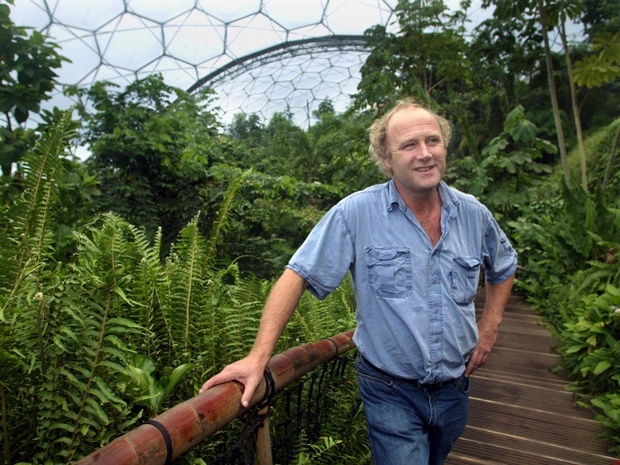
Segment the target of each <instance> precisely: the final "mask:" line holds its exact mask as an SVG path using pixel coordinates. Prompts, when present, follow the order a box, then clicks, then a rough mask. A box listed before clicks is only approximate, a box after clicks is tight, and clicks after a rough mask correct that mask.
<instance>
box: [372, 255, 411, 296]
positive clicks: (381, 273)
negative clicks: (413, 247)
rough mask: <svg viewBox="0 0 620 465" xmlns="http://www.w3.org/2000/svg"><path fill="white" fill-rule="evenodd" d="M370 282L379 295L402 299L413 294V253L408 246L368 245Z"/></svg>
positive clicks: (375, 292)
mask: <svg viewBox="0 0 620 465" xmlns="http://www.w3.org/2000/svg"><path fill="white" fill-rule="evenodd" d="M366 268H367V270H368V284H369V286H370V288H371V289H372V291H373V292H374V294H375V295H376V296H378V297H384V298H392V299H402V298H404V297H407V296H409V295H411V292H412V290H413V283H412V281H411V253H410V251H409V249H408V248H406V247H367V248H366Z"/></svg>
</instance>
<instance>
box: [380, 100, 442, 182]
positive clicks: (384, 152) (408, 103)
mask: <svg viewBox="0 0 620 465" xmlns="http://www.w3.org/2000/svg"><path fill="white" fill-rule="evenodd" d="M405 108H421V109H422V110H426V111H428V112H429V113H430V114H431V115H433V116H434V117H435V119H436V120H437V124H438V125H439V128H440V130H441V139H442V142H443V144H444V147H446V149H447V148H448V145H449V144H450V138H451V137H452V125H451V124H450V122H449V121H448V120H447V119H445V118H444V117H442V116H440V115H438V114H437V113H435V112H434V111H433V110H431V109H430V108H429V107H428V106H426V105H423V104H422V103H420V102H418V101H417V100H415V99H414V98H411V97H407V98H404V99H401V100H398V101H397V102H396V103H395V104H394V106H393V107H392V108H391V109H390V110H389V111H388V112H387V113H385V114H384V115H383V116H381V117H380V118H377V119H376V120H375V121H374V122H373V123H372V125H371V126H370V128H369V129H368V133H369V135H370V147H369V149H368V151H369V153H370V155H372V157H373V158H374V160H375V163H376V164H377V166H378V167H379V169H380V170H381V172H382V173H384V174H385V175H387V176H389V177H391V176H392V169H391V168H390V167H388V166H387V165H386V163H385V160H388V159H390V158H392V154H391V153H390V151H389V149H388V146H387V127H388V123H389V122H390V118H392V116H394V114H395V113H397V112H399V111H400V110H403V109H405Z"/></svg>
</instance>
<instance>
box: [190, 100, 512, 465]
mask: <svg viewBox="0 0 620 465" xmlns="http://www.w3.org/2000/svg"><path fill="white" fill-rule="evenodd" d="M450 135H451V127H450V124H449V123H448V122H447V121H446V120H445V119H443V118H442V117H440V116H438V115H436V114H434V113H433V112H431V111H430V110H428V109H426V108H424V107H422V106H421V105H419V104H417V103H415V102H414V101H413V100H409V99H407V100H402V101H399V102H398V103H397V104H396V106H395V107H394V108H393V109H392V110H390V111H389V112H388V113H387V114H386V115H385V116H383V117H382V118H380V119H378V120H377V121H376V122H375V123H374V124H373V125H372V127H371V129H370V142H371V153H372V154H373V156H374V158H375V160H376V161H377V164H378V165H379V167H380V168H381V170H382V171H383V172H385V173H386V174H388V175H389V176H391V180H390V181H389V182H387V183H385V184H381V185H376V186H372V187H369V188H367V189H365V190H363V191H360V192H356V193H354V194H351V195H350V196H348V197H346V198H345V199H343V200H341V201H340V202H339V203H338V204H337V205H336V206H334V207H333V208H332V209H331V210H330V211H329V212H328V213H327V214H326V215H325V217H324V218H323V219H322V220H321V221H320V222H319V223H318V224H317V225H316V227H315V228H314V229H313V231H312V232H311V233H310V235H309V236H308V238H307V239H306V241H305V242H304V244H302V246H301V247H300V248H299V250H298V251H297V252H296V253H295V254H294V256H293V257H292V258H291V260H290V262H289V264H288V266H287V268H286V270H285V271H284V273H283V274H282V276H281V277H280V279H279V280H278V281H277V283H276V284H275V286H274V288H273V290H272V292H271V294H270V295H269V297H268V299H267V302H266V304H265V309H264V313H263V316H262V319H261V323H260V326H259V330H258V334H257V336H256V341H255V343H254V346H253V347H252V350H251V351H250V353H249V354H248V356H247V357H246V358H244V359H242V360H239V361H237V362H235V363H233V364H231V365H229V366H227V367H226V368H225V369H224V370H222V372H221V373H219V374H218V375H216V376H214V377H213V378H211V379H210V380H208V381H207V382H206V383H205V384H204V385H203V387H202V389H201V392H202V391H204V390H206V389H208V388H210V387H211V386H214V385H216V384H220V383H224V382H227V381H231V380H237V381H239V382H241V383H242V384H243V385H244V386H245V389H244V393H243V396H242V399H241V402H242V404H243V405H244V406H247V405H248V403H249V401H250V400H251V398H252V396H253V394H254V391H255V390H256V388H257V386H258V384H259V383H260V381H261V380H262V378H263V371H264V368H265V366H266V365H267V362H268V361H269V359H270V357H271V354H272V351H273V349H274V347H275V345H276V342H277V340H278V338H279V337H280V335H281V334H282V331H283V330H284V327H285V326H286V324H287V322H288V320H289V319H290V317H291V315H292V314H293V312H294V310H295V307H296V306H297V304H298V302H299V299H300V298H301V296H302V294H303V292H304V291H305V290H306V289H308V290H309V291H310V292H312V293H313V294H314V295H316V296H317V297H319V298H324V297H325V296H327V294H329V293H330V292H331V291H333V290H334V289H336V288H337V287H338V285H339V284H340V282H341V281H342V279H343V278H344V276H345V275H346V273H347V272H349V271H350V272H351V275H352V277H353V281H354V288H355V295H356V301H357V309H356V318H357V328H356V331H355V335H354V341H355V343H356V345H357V347H358V349H359V352H360V357H359V359H358V362H357V368H358V373H359V389H360V393H361V395H362V401H363V404H364V411H365V414H366V419H367V423H368V434H369V438H370V444H371V449H372V453H373V458H374V461H375V463H376V464H378V465H400V464H416V465H418V464H420V465H426V464H429V465H438V464H442V463H443V462H444V460H445V458H446V457H447V456H448V453H449V452H450V450H451V448H452V446H453V444H454V443H455V441H456V440H457V438H458V437H459V436H460V435H461V433H462V432H463V430H464V429H465V423H466V420H467V404H468V392H469V376H470V375H471V374H472V373H473V372H474V371H475V370H476V369H477V368H479V367H480V366H482V365H483V364H484V363H485V362H486V360H487V358H488V356H489V353H490V351H491V349H492V348H493V346H494V344H495V341H496V338H497V333H498V330H499V326H500V323H501V321H502V316H503V312H504V307H505V305H506V301H507V299H508V296H509V295H510V292H511V288H512V282H513V279H514V273H515V270H516V265H517V254H516V252H515V251H514V249H513V248H512V246H511V245H510V243H509V242H508V240H507V238H506V236H505V234H504V233H503V232H502V230H501V229H500V228H499V226H498V225H497V223H496V222H495V220H494V219H493V217H492V215H491V213H490V212H489V211H488V209H487V208H486V207H484V206H483V205H482V204H481V203H480V202H478V201H477V200H476V199H475V198H473V197H472V196H470V195H466V194H463V193H461V192H458V191H456V190H455V189H452V188H450V187H448V186H447V185H446V184H445V183H444V182H443V181H442V176H443V174H444V172H445V169H446V150H447V146H448V144H449V140H450ZM481 269H484V271H485V276H486V303H485V308H484V311H483V314H482V317H481V319H480V321H479V322H478V323H476V316H475V309H474V304H473V299H474V296H475V294H476V288H477V285H478V278H479V275H480V270H481Z"/></svg>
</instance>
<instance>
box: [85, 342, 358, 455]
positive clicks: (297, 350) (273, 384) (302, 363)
mask: <svg viewBox="0 0 620 465" xmlns="http://www.w3.org/2000/svg"><path fill="white" fill-rule="evenodd" d="M352 338H353V330H350V331H347V332H345V333H341V334H339V335H337V336H333V337H331V338H327V339H324V340H322V341H319V342H316V343H313V344H306V345H302V346H297V347H293V348H291V349H288V350H286V351H285V352H282V353H280V354H277V355H275V356H273V357H272V358H271V360H270V362H269V364H268V373H270V375H271V378H272V379H268V378H267V377H266V378H265V379H263V381H262V382H261V383H260V385H259V387H258V389H257V390H256V393H255V394H254V397H253V398H252V401H251V402H250V405H249V406H248V407H247V408H243V407H242V406H241V394H242V386H241V385H240V384H239V383H237V382H230V383H225V384H221V385H219V386H215V387H213V388H212V389H209V390H208V391H206V392H203V393H202V394H200V395H198V396H196V397H193V398H191V399H189V400H186V401H185V402H182V403H180V404H178V405H176V406H174V407H172V408H171V409H169V410H167V411H166V412H164V413H162V414H161V415H159V416H157V417H155V418H153V419H152V420H151V421H149V422H148V423H145V424H143V425H141V426H139V427H137V428H135V429H134V430H132V431H130V432H128V433H126V434H124V435H123V436H120V437H118V438H116V439H114V440H113V441H112V442H110V443H109V444H108V445H106V446H104V447H102V448H101V449H98V450H96V451H95V452H93V453H91V454H90V455H88V456H86V457H84V458H83V459H81V460H79V461H77V462H75V465H164V464H169V463H170V461H171V460H174V459H175V458H177V457H179V456H181V455H182V454H184V453H186V452H187V451H189V450H190V449H192V448H193V447H195V446H196V445H198V444H200V443H201V442H202V441H204V440H205V439H207V438H208V437H209V436H211V435H212V434H214V433H215V432H216V431H218V430H219V429H221V428H223V427H224V426H226V425H228V424H229V423H230V422H232V421H233V420H234V419H235V418H237V417H239V416H240V415H241V414H243V413H244V412H246V411H247V410H249V409H251V408H252V407H254V406H257V405H261V404H262V403H263V402H264V401H265V400H267V398H268V397H269V396H271V395H272V394H273V393H275V392H277V391H279V390H281V389H282V388H284V387H286V386H287V385H289V384H291V383H292V382H294V381H296V380H298V379H299V378H300V377H302V376H303V375H305V374H306V373H308V372H311V371H313V370H315V369H316V368H317V367H319V366H320V365H321V364H323V363H325V362H328V361H330V360H332V359H334V358H335V357H337V356H338V355H341V354H344V353H345V352H348V351H349V350H351V349H353V348H354V347H355V344H354V343H353V339H352ZM268 381H269V382H268ZM265 410H266V409H265ZM262 430H263V431H261V433H260V435H259V438H258V439H257V447H258V449H259V450H258V451H257V456H258V460H259V464H260V465H270V463H271V451H270V440H269V433H268V431H269V428H262Z"/></svg>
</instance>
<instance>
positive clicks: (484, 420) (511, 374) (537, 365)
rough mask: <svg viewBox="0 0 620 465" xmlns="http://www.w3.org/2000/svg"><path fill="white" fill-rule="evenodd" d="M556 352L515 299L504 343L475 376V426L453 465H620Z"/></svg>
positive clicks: (460, 444) (472, 422)
mask: <svg viewBox="0 0 620 465" xmlns="http://www.w3.org/2000/svg"><path fill="white" fill-rule="evenodd" d="M483 301H484V296H483V294H480V295H479V296H478V299H477V307H478V308H479V309H482V305H483ZM553 347H554V341H553V338H552V337H551V334H550V333H549V331H548V330H547V329H546V328H545V326H544V324H543V323H542V321H541V319H540V318H539V317H538V316H537V315H536V314H535V313H534V311H533V310H532V309H531V307H530V306H529V305H528V304H527V303H525V301H524V300H523V299H522V298H520V297H518V296H511V298H510V300H509V302H508V306H507V307H506V312H505V315H504V321H503V323H502V326H501V328H500V335H499V338H498V341H497V345H496V347H495V349H494V350H493V352H492V354H491V357H490V359H489V361H488V362H487V364H486V365H485V366H484V367H483V368H481V369H479V370H478V371H477V372H476V373H475V374H474V375H472V380H471V381H472V384H471V393H470V411H469V421H468V426H467V428H466V430H465V433H464V434H463V436H461V438H460V439H459V440H458V442H457V444H456V445H455V447H454V449H453V451H452V453H451V454H450V456H449V457H448V460H447V461H446V465H459V464H462V465H469V464H471V465H474V464H478V465H485V464H486V465H501V464H506V465H521V464H523V465H556V464H558V465H559V464H569V465H620V461H618V460H617V458H615V457H612V456H611V455H609V453H608V452H607V451H608V450H609V447H610V445H609V444H608V443H605V442H604V441H603V440H602V439H601V434H602V433H603V428H602V426H601V425H600V424H599V423H598V422H596V421H595V420H594V418H593V414H592V412H590V411H588V410H586V409H584V408H582V407H579V406H577V405H576V403H575V401H574V397H573V394H572V393H571V392H569V391H567V390H566V386H567V384H568V383H569V381H568V378H567V377H565V376H562V375H559V374H555V373H554V372H553V371H552V370H553V369H554V368H555V367H556V366H557V365H558V363H559V361H560V359H559V356H558V355H556V354H554V353H553Z"/></svg>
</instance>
